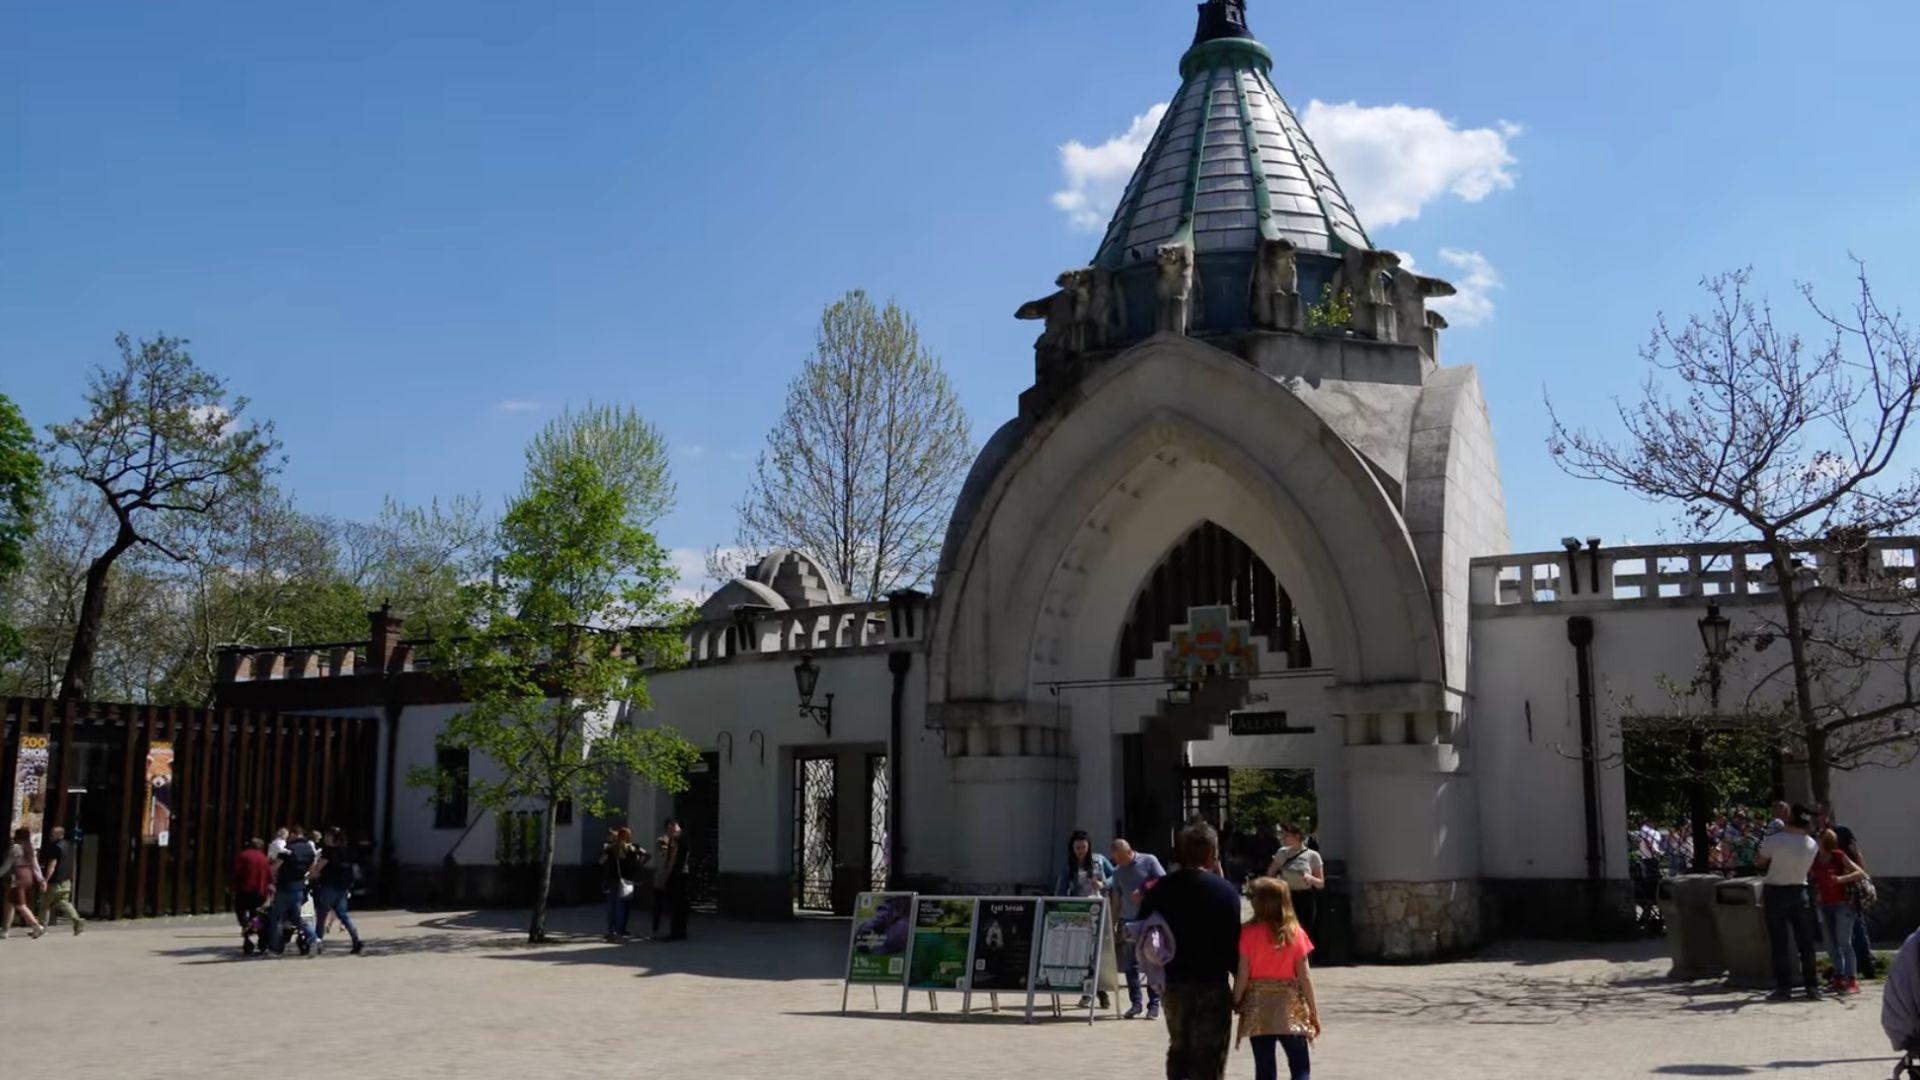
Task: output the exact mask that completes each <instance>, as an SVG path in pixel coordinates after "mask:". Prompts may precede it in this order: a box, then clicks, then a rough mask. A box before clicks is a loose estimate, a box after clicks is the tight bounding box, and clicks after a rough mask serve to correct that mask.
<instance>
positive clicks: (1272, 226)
mask: <svg viewBox="0 0 1920 1080" xmlns="http://www.w3.org/2000/svg"><path fill="white" fill-rule="evenodd" d="M1179 67H1180V77H1181V84H1180V88H1179V91H1178V93H1177V94H1176V95H1175V97H1174V98H1173V101H1172V105H1171V107H1170V108H1169V109H1168V110H1167V113H1166V116H1165V118H1164V119H1163V120H1162V122H1161V124H1160V127H1159V129H1158V130H1157V131H1156V132H1155V133H1154V135H1153V138H1152V141H1151V143H1150V144H1149V145H1148V147H1147V150H1146V152H1145V154H1144V155H1143V156H1142V158H1141V161H1140V164H1139V166H1138V168H1137V169H1136V171H1135V172H1134V175H1133V178H1132V181H1131V183H1129V184H1128V186H1127V189H1126V192H1125V194H1124V196H1123V197H1122V198H1121V200H1120V203H1119V206H1118V209H1117V210H1116V211H1115V213H1114V216H1113V220H1112V222H1111V223H1110V224H1109V225H1108V227H1107V231H1106V234H1105V237H1104V238H1103V239H1102V241H1101V243H1100V246H1099V249H1098V250H1097V251H1096V252H1095V254H1094V257H1093V259H1092V261H1091V263H1090V264H1089V265H1087V266H1085V267H1081V268H1077V269H1073V270H1069V271H1066V272H1065V273H1062V274H1061V275H1059V278H1058V280H1057V282H1056V284H1057V286H1058V289H1057V291H1055V292H1053V293H1052V294H1050V295H1048V296H1046V297H1043V298H1041V299H1039V300H1035V301H1034V302H1032V303H1030V304H1027V305H1026V306H1025V307H1023V308H1021V309H1020V311H1019V317H1021V318H1028V319H1034V320H1037V321H1041V322H1042V323H1043V326H1044V329H1043V331H1042V333H1041V335H1040V337H1039V340H1038V341H1037V342H1036V343H1035V347H1034V357H1035V363H1034V382H1033V386H1032V387H1031V388H1030V389H1029V390H1028V391H1027V392H1026V393H1025V394H1023V395H1022V397H1021V401H1020V409H1019V414H1018V416H1016V417H1015V418H1014V419H1013V420H1011V421H1009V422H1008V423H1007V424H1006V425H1005V426H1004V427H1002V428H1001V429H1000V430H999V431H998V432H997V433H996V434H995V435H994V437H993V438H992V439H991V440H990V442H989V443H988V445H987V447H986V448H985V450H984V451H983V452H982V453H981V455H980V458H979V460H978V461H977V462H976V463H975V466H974V469H973V473H972V475H971V476H970V478H969V480H968V482H967V484H966V487H965V490H964V491H963V494H962V496H961V499H960V502H959V504H958V506H957V508H956V511H955V514H954V517H953V520H952V522H951V525H950V527H949V531H948V535H947V541H946V545H945V549H944V552H943V556H942V559H941V566H940V570H939V574H938V577H937V579H936V582H935V598H936V601H935V602H936V605H937V610H936V617H935V622H934V634H933V638H932V640H931V642H930V644H929V649H930V655H929V678H930V685H929V689H928V722H929V724H930V725H933V726H936V727H939V728H940V729H942V731H943V740H944V743H945V746H946V753H947V767H948V770H949V777H948V779H949V780H950V782H951V785H952V793H953V802H954V809H955V812H956V813H957V814H959V815H960V817H961V819H962V820H966V821H969V822H978V823H981V824H982V825H983V826H989V827H983V828H970V829H969V830H968V832H967V834H966V838H965V839H963V840H962V841H961V842H960V843H959V844H957V845H956V846H955V849H954V850H953V851H951V852H948V853H945V854H944V855H943V856H941V858H944V859H945V860H946V861H947V863H948V865H947V866H945V867H933V866H929V867H928V869H930V870H931V869H940V870H942V871H944V873H945V876H947V877H948V878H950V879H951V880H954V881H957V882H964V883H967V884H975V885H982V886H985V885H1003V884H1008V883H1016V882H1019V883H1024V882H1031V881H1035V880H1044V878H1045V876H1046V874H1047V872H1048V871H1049V870H1050V869H1051V867H1052V864H1053V861H1054V858H1055V856H1056V855H1057V851H1056V850H1055V848H1056V847H1057V846H1058V842H1059V839H1060V838H1059V837H1057V836H1052V835H1048V834H1047V831H1046V830H1045V829H1036V828H1033V827H1032V825H1031V822H1033V821H1036V820H1038V821H1044V822H1052V823H1054V824H1056V825H1059V824H1061V823H1065V822H1067V821H1068V819H1071V822H1072V823H1078V824H1079V825H1081V826H1083V827H1087V828H1089V829H1097V830H1099V831H1105V828H1106V826H1107V823H1108V822H1119V821H1122V820H1123V819H1124V813H1123V807H1124V806H1125V804H1126V803H1127V802H1128V800H1129V798H1131V797H1132V795H1133V794H1134V793H1131V792H1129V791H1127V790H1123V789H1125V788H1126V787H1128V785H1129V784H1130V783H1131V781H1129V780H1127V779H1126V776H1125V772H1126V770H1125V769H1124V768H1123V767H1122V763H1121V762H1120V761H1119V759H1118V756H1117V751H1116V750H1115V749H1114V744H1115V741H1116V739H1120V738H1124V737H1125V736H1126V735H1127V734H1128V733H1130V732H1147V733H1150V734H1153V735H1154V736H1155V737H1163V738H1171V739H1173V740H1174V741H1175V743H1176V744H1178V743H1179V742H1180V741H1184V740H1194V739H1205V738H1206V737H1207V736H1208V731H1209V728H1210V725H1212V724H1217V723H1223V722H1224V721H1223V719H1221V718H1220V717H1206V716H1200V717H1197V718H1195V717H1193V716H1190V715H1188V716H1187V718H1186V719H1180V718H1178V717H1176V716H1174V715H1173V714H1170V713H1169V712H1168V711H1167V710H1165V709H1164V708H1161V707H1157V706H1156V707H1150V708H1142V707H1141V706H1139V705H1138V704H1136V703H1135V700H1134V698H1132V697H1128V696H1127V694H1126V693H1122V692H1121V691H1122V690H1125V691H1128V692H1130V691H1131V688H1132V686H1133V682H1127V681H1126V679H1127V677H1130V676H1131V677H1134V681H1138V678H1137V677H1138V676H1141V675H1145V674H1148V673H1150V670H1151V664H1152V657H1151V656H1149V655H1143V653H1145V652H1146V651H1147V650H1150V649H1152V648H1156V647H1158V646H1156V645H1155V643H1156V642H1164V641H1165V640H1166V637H1165V631H1166V629H1167V626H1168V624H1169V621H1175V622H1177V621H1179V620H1180V618H1181V617H1182V616H1181V615H1180V612H1181V611H1183V610H1184V607H1183V606H1182V605H1183V604H1191V603H1195V602H1204V603H1215V604H1225V605H1229V606H1232V607H1233V608H1234V609H1235V611H1236V612H1239V611H1244V612H1245V614H1246V617H1247V618H1248V619H1250V620H1253V623H1254V624H1258V623H1259V620H1260V619H1261V618H1263V617H1265V616H1264V615H1263V614H1262V613H1263V612H1265V613H1268V614H1270V613H1271V611H1272V610H1273V607H1274V605H1275V604H1276V603H1277V604H1279V605H1282V606H1283V607H1285V608H1286V609H1287V610H1290V611H1293V612H1295V613H1297V617H1298V620H1297V621H1298V625H1300V626H1303V627H1304V628H1305V630H1304V633H1305V635H1306V637H1307V638H1308V639H1309V640H1310V641H1311V645H1312V648H1311V653H1312V663H1313V665H1314V667H1315V669H1316V670H1318V669H1320V668H1324V669H1325V672H1326V677H1325V679H1324V680H1321V681H1319V682H1314V681H1313V680H1311V679H1299V680H1291V681H1290V683H1289V685H1291V684H1292V683H1293V682H1298V683H1299V684H1300V685H1301V686H1302V687H1306V688H1307V689H1309V690H1310V691H1311V693H1312V694H1314V695H1317V696H1318V698H1319V699H1320V700H1321V702H1322V704H1320V705H1315V704H1314V703H1313V702H1306V703H1305V706H1306V707H1321V708H1324V710H1325V712H1324V715H1326V716H1328V717H1330V718H1332V719H1331V723H1330V727H1335V728H1338V735H1337V737H1336V738H1334V739H1333V740H1332V744H1333V745H1332V749H1331V750H1312V751H1311V753H1314V754H1317V755H1319V756H1317V757H1315V758H1314V759H1313V762H1312V764H1313V767H1314V768H1315V769H1316V772H1318V773H1321V774H1323V775H1324V777H1325V778H1326V781H1325V783H1324V784H1323V786H1322V789H1321V790H1322V807H1321V814H1322V817H1323V820H1324V821H1326V822H1327V826H1326V827H1323V830H1322V833H1323V837H1333V838H1335V843H1336V845H1337V846H1338V847H1339V848H1340V849H1341V850H1338V851H1335V852H1331V853H1330V854H1331V855H1332V856H1333V857H1334V858H1336V859H1338V860H1340V861H1341V862H1342V863H1343V864H1344V869H1345V873H1346V875H1347V878H1348V880H1349V881H1350V883H1351V902H1352V911H1353V924H1354V931H1355V938H1354V940H1355V945H1356V949H1357V951H1358V952H1359V953H1360V954H1362V955H1375V956H1393V957H1418V956H1426V955H1432V954H1433V953H1435V952H1438V951H1444V950H1447V949H1450V948H1454V947H1459V946H1462V945H1465V944H1469V943H1471V941H1472V940H1473V939H1474V938H1476V937H1477V936H1478V933H1479V931H1478V915H1477V911H1478V896H1477V892H1478V886H1477V884H1476V882H1477V877H1478V873H1479V858H1478V848H1477V842H1476V832H1477V828H1476V827H1477V820H1476V811H1475V806H1474V799H1473V794H1472V786H1471V785H1472V770H1471V760H1470V752H1469V744H1468V738H1467V734H1468V732H1469V730H1470V723H1469V722H1468V721H1469V717H1468V716H1467V708H1466V704H1465V695H1464V689H1465V687H1466V685H1467V677H1466V666H1467V664H1468V662H1469V657H1468V655H1467V571H1468V561H1469V560H1470V559H1471V558H1473V557H1474V556H1478V555H1487V554H1493V553H1499V552H1504V551H1505V550H1506V549H1507V543H1508V541H1507V525H1506V514H1505V509H1504V506H1503V502H1502V495H1501V487H1500V479H1499V472H1498V468H1497V466H1496V464H1495V459H1494V448H1493V436H1492V429H1491V425H1490V423H1489V419H1488V416H1487V410H1486V405H1485V401H1484V399H1483V398H1482V396H1481V392H1480V386H1479V382H1478V380H1477V378H1476V376H1475V374H1474V370H1473V369H1472V368H1471V367H1448V368H1443V367H1441V366H1440V363H1439V345H1438V343H1439V336H1440V332H1441V330H1443V329H1444V328H1445V326H1446V323H1445V320H1444V319H1442V318H1441V317H1440V316H1439V314H1438V313H1436V312H1433V311H1430V310H1428V307H1427V301H1428V300H1430V299H1433V298H1436V297H1442V296H1447V295H1450V294H1452V292H1453V289H1452V287H1451V286H1449V285H1448V284H1447V283H1445V282H1443V281H1440V280H1437V279H1435V278H1430V277H1424V276H1421V275H1419V274H1416V273H1413V272H1411V271H1410V270H1408V269H1406V268H1405V267H1403V266H1401V265H1400V260H1399V259H1398V258H1397V257H1395V256H1394V255H1393V254H1392V253H1391V252H1387V251H1383V250H1380V249H1378V248H1376V247H1375V246H1374V245H1373V243H1372V242H1371V241H1370V240H1369V238H1368V236H1367V234H1366V231H1365V229H1364V228H1363V227H1362V225H1361V223H1360V220H1359V218H1358V216H1357V215H1356V214H1355V213H1354V210H1353V208H1352V206H1351V205H1350V204H1349V203H1348V201H1347V199H1346V197H1345V195H1343V194H1342V192H1341V190H1340V186H1339V184H1338V182H1337V181H1336V180H1335V178H1334V176H1333V174H1332V172H1331V171H1330V170H1329V169H1328V167H1327V165H1326V162H1325V161H1323V160H1322V158H1321V156H1320V154H1319V152H1318V151H1317V150H1316V149H1315V148H1314V145H1313V142H1312V140H1311V139H1310V138H1308V137H1307V134H1306V132H1305V131H1304V130H1303V129H1302V128H1301V126H1300V123H1299V121H1298V120H1297V119H1296V118H1295V117H1294V115H1293V112H1292V110H1291V109H1290V108H1289V107H1288V106H1287V103H1286V101H1285V100H1284V99H1283V98H1282V97H1281V96H1280V93H1279V91H1278V90H1277V89H1276V88H1275V86H1274V83H1273V67H1274V58H1273V54H1272V53H1271V52H1269V51H1268V49H1267V48H1266V47H1265V46H1263V45H1261V44H1260V42H1259V41H1258V40H1256V39H1255V37H1254V36H1253V33H1252V31H1251V29H1250V28H1249V26H1248V22H1247V16H1246V11H1245V5H1244V2H1243V0H1210V2H1207V3H1203V4H1201V5H1200V17H1199V28H1198V32H1197V33H1196V35H1195V38H1194V41H1193V43H1192V45H1191V47H1189V48H1188V49H1187V51H1186V53H1185V55H1184V56H1183V57H1182V58H1181V60H1180V66H1179ZM1195 530H1201V531H1200V532H1198V533H1196V532H1195ZM1195 535H1202V536H1206V537H1226V538H1227V539H1221V540H1218V541H1217V542H1216V541H1214V540H1208V541H1207V544H1209V545H1213V546H1215V547H1217V548H1218V551H1219V553H1220V554H1219V556H1218V557H1217V558H1214V557H1212V556H1209V557H1208V558H1207V559H1204V560H1202V559H1197V558H1194V559H1184V560H1183V559H1180V558H1176V556H1177V555H1178V554H1179V551H1180V550H1181V545H1183V544H1188V545H1189V546H1190V544H1191V542H1192V541H1191V540H1189V539H1186V538H1190V537H1192V536H1195ZM1229 541H1231V543H1229ZM1212 550H1214V547H1209V548H1208V551H1212ZM1170 560H1171V561H1170ZM1275 582H1277V586H1275V585H1273V584H1272V583H1275ZM1263 583H1264V584H1263ZM1276 588H1277V590H1278V591H1277V592H1276V591H1275V590H1276ZM1263 590H1264V591H1263ZM1268 622H1269V623H1271V622H1272V620H1271V619H1269V620H1268ZM1272 633H1273V634H1274V635H1276V636H1275V637H1274V638H1273V640H1272V645H1273V647H1274V648H1275V649H1276V650H1279V651H1280V652H1285V651H1286V649H1285V648H1283V647H1282V645H1283V643H1282V642H1281V641H1280V640H1279V636H1278V635H1281V634H1282V631H1281V630H1280V629H1279V628H1278V627H1277V626H1275V627H1274V628H1273V631H1272ZM1156 635H1158V636H1156ZM1293 655H1294V657H1295V659H1296V660H1297V659H1298V658H1299V656H1300V653H1299V651H1297V650H1296V651H1295V652H1294V654H1293ZM1279 662H1280V663H1282V664H1284V663H1286V661H1285V660H1281V661H1279ZM1303 674H1305V673H1303ZM1101 679H1111V680H1114V681H1115V682H1116V684H1118V683H1122V682H1125V685H1124V686H1121V687H1120V689H1119V690H1110V691H1108V692H1105V693H1103V694H1079V695H1076V696H1073V697H1072V700H1071V701H1068V700H1067V699H1066V698H1064V697H1063V696H1062V695H1061V692H1060V691H1061V687H1062V686H1063V685H1079V684H1086V683H1089V682H1092V681H1097V680H1101ZM1143 714H1144V715H1143ZM1182 715H1186V714H1182ZM1302 745H1303V746H1304V745H1305V744H1302ZM1301 752H1302V753H1307V752H1309V751H1308V750H1302V751H1301ZM1330 791H1333V792H1340V793H1342V794H1343V798H1342V799H1341V800H1340V801H1339V802H1338V804H1336V805H1329V804H1328V803H1327V801H1326V793H1327V792H1330ZM1336 821H1337V822H1338V825H1337V826H1336V825H1334V822H1336ZM1000 824H1004V828H1001V827H991V826H994V825H1000ZM936 861H937V860H936Z"/></svg>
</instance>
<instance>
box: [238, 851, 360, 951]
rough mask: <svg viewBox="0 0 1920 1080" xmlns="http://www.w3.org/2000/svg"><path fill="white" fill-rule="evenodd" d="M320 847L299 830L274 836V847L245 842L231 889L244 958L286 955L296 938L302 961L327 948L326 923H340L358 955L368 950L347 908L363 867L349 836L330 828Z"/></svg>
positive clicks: (352, 949)
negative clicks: (333, 921) (324, 843)
mask: <svg viewBox="0 0 1920 1080" xmlns="http://www.w3.org/2000/svg"><path fill="white" fill-rule="evenodd" d="M324 839H325V841H326V846H325V847H322V846H320V845H319V844H317V843H315V842H314V841H313V840H312V839H311V838H309V837H308V836H307V832H306V830H305V829H304V828H302V827H301V826H299V825H289V826H287V827H286V828H283V829H278V830H276V831H275V832H274V834H273V840H272V842H271V843H269V842H267V841H264V840H261V839H259V838H257V837H256V838H255V839H252V840H249V841H247V843H246V846H245V847H243V848H241V850H240V854H239V855H238V856H236V857H235V859H234V864H233V875H232V880H231V882H230V887H231V888H232V891H233V914H234V918H235V919H236V920H238V921H239V923H240V951H241V953H242V955H245V956H261V957H265V956H284V955H285V954H286V951H287V945H288V944H290V943H292V942H293V940H294V938H295V937H296V936H297V937H298V939H299V950H300V955H302V956H318V955H320V953H321V952H322V951H324V949H325V947H326V933H327V920H328V918H329V917H332V918H335V919H337V920H338V921H339V923H340V926H341V928H342V929H344V930H345V931H346V932H347V937H348V940H349V941H350V942H351V943H352V948H351V951H352V953H353V955H355V956H358V955H360V953H361V952H362V951H363V950H364V949H365V943H364V942H362V941H361V940H360V928H359V927H357V926H355V925H354V923H353V917H352V916H351V915H350V914H348V907H349V904H350V901H351V898H352V896H353V887H354V884H355V882H356V881H358V879H359V875H360V872H361V871H360V867H359V864H358V863H356V862H355V861H354V860H353V854H352V847H351V845H349V844H348V842H347V834H346V832H345V831H344V830H341V829H337V828H335V829H329V830H327V832H326V835H325V837H324Z"/></svg>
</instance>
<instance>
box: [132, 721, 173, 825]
mask: <svg viewBox="0 0 1920 1080" xmlns="http://www.w3.org/2000/svg"><path fill="white" fill-rule="evenodd" d="M145 802H146V811H145V813H143V814H142V815H141V817H140V839H142V840H144V841H146V842H147V843H149V844H158V845H160V846H161V847H166V846H167V838H168V837H169V835H171V833H172V832H173V744H172V743H170V742H154V743H152V744H151V745H150V746H149V747H148V749H147V797H146V800H145Z"/></svg>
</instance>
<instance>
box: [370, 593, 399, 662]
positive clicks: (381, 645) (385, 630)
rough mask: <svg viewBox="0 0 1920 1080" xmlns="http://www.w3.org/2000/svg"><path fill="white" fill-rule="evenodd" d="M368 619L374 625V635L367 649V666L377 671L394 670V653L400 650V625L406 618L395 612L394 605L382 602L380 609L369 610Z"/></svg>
mask: <svg viewBox="0 0 1920 1080" xmlns="http://www.w3.org/2000/svg"><path fill="white" fill-rule="evenodd" d="M367 618H368V621H369V622H371V623H372V626H373V636H372V637H371V638H370V639H369V641H370V645H369V648H368V649H367V668H368V670H370V671H373V672H376V673H382V674H384V673H386V672H389V671H392V670H393V664H394V654H395V653H397V652H398V651H399V646H400V626H401V623H403V622H404V621H405V620H403V619H401V618H400V616H398V615H395V614H394V613H393V605H392V604H390V603H386V604H381V605H380V610H379V611H373V612H369V613H368V614H367Z"/></svg>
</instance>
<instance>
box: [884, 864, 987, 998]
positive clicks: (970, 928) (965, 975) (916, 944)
mask: <svg viewBox="0 0 1920 1080" xmlns="http://www.w3.org/2000/svg"><path fill="white" fill-rule="evenodd" d="M949 901H964V902H965V903H967V904H968V905H970V906H971V907H972V912H971V914H970V915H969V917H968V920H967V956H966V960H965V962H964V963H963V965H962V966H961V969H960V980H959V984H958V985H956V986H953V987H950V988H944V989H945V990H946V992H947V993H958V994H960V995H962V996H961V1006H960V1017H961V1019H963V1020H964V1019H966V1018H967V1007H966V1002H967V1000H968V999H969V998H971V997H972V996H973V960H974V951H975V949H976V948H977V946H978V945H979V937H980V898H979V897H973V896H921V895H918V894H915V896H914V898H913V907H912V909H911V910H912V927H913V936H912V937H911V938H910V939H909V940H908V943H907V975H906V980H905V982H904V984H903V985H902V986H901V988H900V1015H901V1016H905V1015H907V1006H908V1003H909V1002H910V1001H911V1000H912V996H913V992H914V990H916V989H920V990H924V991H925V992H926V995H927V1007H928V1008H930V1009H932V1010H933V1011H934V1012H939V1011H940V999H939V998H938V997H937V996H936V991H935V990H934V989H933V988H931V987H915V986H914V985H913V954H914V953H915V952H917V951H918V950H919V948H920V905H921V904H922V903H946V902H949Z"/></svg>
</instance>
